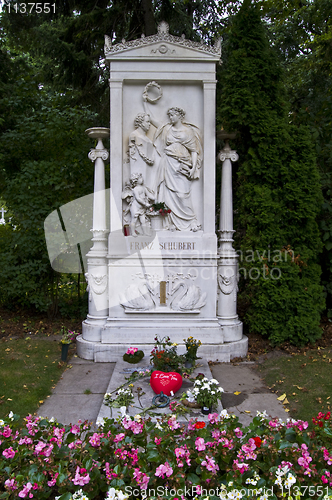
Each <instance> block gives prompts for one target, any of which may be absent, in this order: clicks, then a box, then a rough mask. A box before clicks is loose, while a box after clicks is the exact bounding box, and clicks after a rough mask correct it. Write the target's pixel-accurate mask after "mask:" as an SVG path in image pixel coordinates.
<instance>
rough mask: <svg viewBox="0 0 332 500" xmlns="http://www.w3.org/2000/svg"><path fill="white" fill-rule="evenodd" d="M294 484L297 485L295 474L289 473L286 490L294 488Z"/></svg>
mask: <svg viewBox="0 0 332 500" xmlns="http://www.w3.org/2000/svg"><path fill="white" fill-rule="evenodd" d="M294 483H296V479H295V477H294V476H293V474H291V473H289V474H288V477H287V479H285V483H284V484H285V486H286V488H287V489H289V488H290V487H291V486H292V484H294Z"/></svg>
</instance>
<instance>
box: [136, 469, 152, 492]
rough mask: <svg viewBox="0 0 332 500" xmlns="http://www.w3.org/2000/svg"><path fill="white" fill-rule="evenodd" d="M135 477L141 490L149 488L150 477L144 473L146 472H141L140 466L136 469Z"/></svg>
mask: <svg viewBox="0 0 332 500" xmlns="http://www.w3.org/2000/svg"><path fill="white" fill-rule="evenodd" d="M134 479H136V483H137V484H138V485H139V487H140V488H141V490H146V489H147V487H148V483H149V481H150V478H149V476H147V475H146V474H144V472H141V471H140V470H139V468H137V469H135V470H134Z"/></svg>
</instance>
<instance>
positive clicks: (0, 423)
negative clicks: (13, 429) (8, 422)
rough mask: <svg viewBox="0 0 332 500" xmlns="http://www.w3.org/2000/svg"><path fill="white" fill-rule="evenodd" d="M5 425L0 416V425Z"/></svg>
mask: <svg viewBox="0 0 332 500" xmlns="http://www.w3.org/2000/svg"><path fill="white" fill-rule="evenodd" d="M4 425H5V422H4V421H3V420H1V418H0V427H3V426H4Z"/></svg>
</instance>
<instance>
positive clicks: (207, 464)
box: [201, 455, 219, 474]
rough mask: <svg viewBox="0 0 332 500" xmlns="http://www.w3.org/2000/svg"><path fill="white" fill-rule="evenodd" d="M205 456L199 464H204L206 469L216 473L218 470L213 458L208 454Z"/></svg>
mask: <svg viewBox="0 0 332 500" xmlns="http://www.w3.org/2000/svg"><path fill="white" fill-rule="evenodd" d="M205 458H206V460H203V462H202V463H201V465H204V466H205V467H206V468H207V470H209V471H211V472H212V473H213V474H216V472H217V471H218V470H219V465H218V464H216V462H215V460H214V458H211V457H209V456H208V455H206V456H205Z"/></svg>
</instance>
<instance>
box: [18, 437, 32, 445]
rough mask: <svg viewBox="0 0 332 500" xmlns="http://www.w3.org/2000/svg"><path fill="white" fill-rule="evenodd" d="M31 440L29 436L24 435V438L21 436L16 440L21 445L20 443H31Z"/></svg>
mask: <svg viewBox="0 0 332 500" xmlns="http://www.w3.org/2000/svg"><path fill="white" fill-rule="evenodd" d="M32 443H33V441H32V439H31V438H30V437H27V436H25V437H24V438H21V439H20V440H19V442H18V444H19V445H22V444H32Z"/></svg>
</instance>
